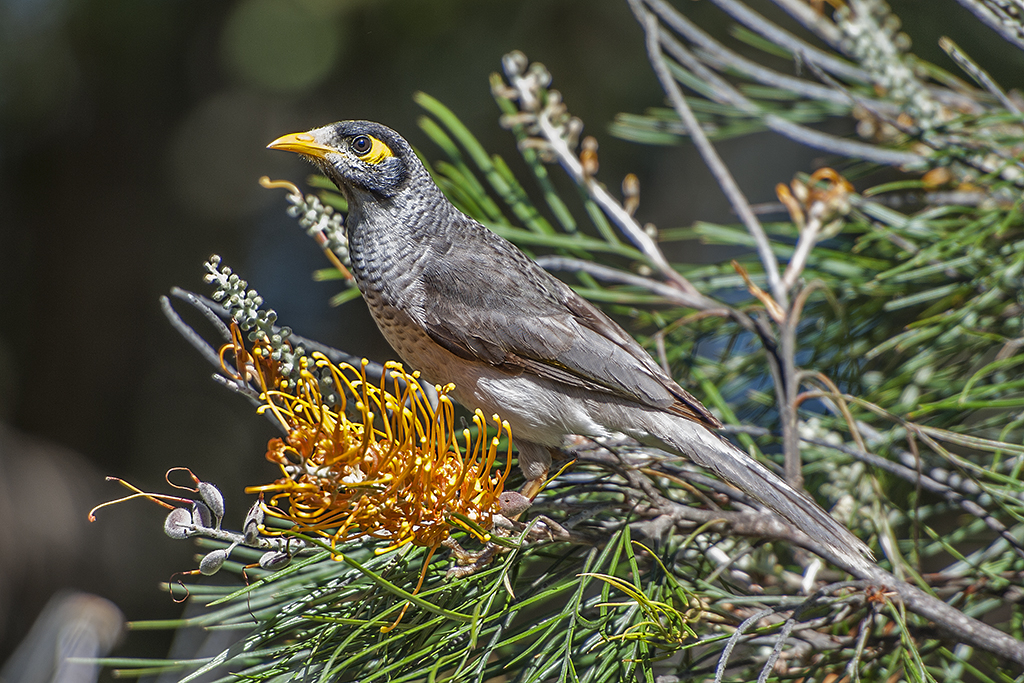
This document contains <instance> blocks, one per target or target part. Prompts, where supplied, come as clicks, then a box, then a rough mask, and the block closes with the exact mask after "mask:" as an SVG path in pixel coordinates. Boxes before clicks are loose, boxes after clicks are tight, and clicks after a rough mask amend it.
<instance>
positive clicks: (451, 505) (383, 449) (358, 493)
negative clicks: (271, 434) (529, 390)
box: [225, 328, 510, 553]
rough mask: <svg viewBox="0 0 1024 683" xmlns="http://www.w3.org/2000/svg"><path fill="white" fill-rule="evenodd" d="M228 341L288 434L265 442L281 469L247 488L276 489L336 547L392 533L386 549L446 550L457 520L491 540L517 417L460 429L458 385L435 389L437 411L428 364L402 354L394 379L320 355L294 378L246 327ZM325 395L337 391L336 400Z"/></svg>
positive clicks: (275, 511) (272, 503)
mask: <svg viewBox="0 0 1024 683" xmlns="http://www.w3.org/2000/svg"><path fill="white" fill-rule="evenodd" d="M225 350H231V351H233V352H234V354H235V357H236V360H237V361H238V363H237V365H238V367H240V368H243V367H244V368H247V369H248V371H250V372H254V373H255V375H256V376H257V377H258V379H259V383H260V386H261V388H262V394H261V397H260V398H261V400H262V401H263V402H264V403H263V406H262V407H261V408H260V411H261V412H266V411H269V412H271V413H272V414H273V416H274V417H275V418H276V419H277V420H278V421H279V422H280V423H281V425H282V426H283V427H284V429H285V431H286V432H287V436H286V437H285V438H283V439H271V441H270V443H269V444H268V446H267V459H268V460H270V461H271V462H273V463H275V464H277V465H278V466H279V467H280V468H281V475H282V476H281V478H280V479H278V480H277V481H275V482H273V483H271V484H266V485H263V486H251V487H249V488H247V489H246V491H247V492H249V493H262V494H264V495H265V496H267V498H268V506H267V509H268V512H269V513H270V514H272V515H275V516H278V517H281V518H284V519H286V520H288V521H290V522H291V523H293V524H294V525H295V526H294V530H295V531H299V532H302V533H312V534H316V535H320V536H322V537H325V538H328V539H330V541H331V544H332V546H334V545H335V544H337V543H338V542H339V541H344V540H346V539H350V538H355V537H359V536H372V537H375V538H381V539H384V540H386V541H388V545H387V546H386V547H383V548H381V549H380V550H378V552H380V553H383V552H387V551H389V550H393V549H395V548H398V547H400V546H403V545H405V544H407V543H413V544H415V545H418V546H423V547H429V548H432V549H436V548H437V547H438V546H439V545H440V544H441V542H442V541H444V540H445V539H446V538H448V536H449V534H450V532H451V530H452V528H453V526H454V527H459V528H462V529H464V530H466V531H468V532H469V533H471V534H472V535H474V536H476V537H477V538H478V539H479V540H481V541H484V542H486V541H487V540H489V535H488V534H486V531H487V530H489V529H491V528H492V516H493V514H494V513H495V512H497V511H498V496H499V495H500V494H501V492H502V490H503V487H504V484H505V478H506V477H507V476H508V472H509V461H510V458H509V453H508V451H507V450H503V453H504V459H505V467H504V469H503V471H492V470H495V467H494V464H495V459H496V457H497V456H498V454H499V438H500V437H501V436H502V435H503V434H504V435H510V431H509V426H508V423H507V422H503V421H501V420H500V419H499V418H498V417H497V416H494V417H493V418H492V420H491V421H493V422H494V423H495V424H496V427H497V434H496V435H495V436H488V430H487V425H488V420H487V419H486V418H485V416H484V415H483V413H481V412H480V411H477V412H476V414H475V415H474V416H473V421H474V423H475V424H476V426H477V436H476V438H473V437H472V434H471V432H470V430H468V429H464V430H461V432H460V433H457V432H456V429H455V427H454V420H455V416H454V407H453V405H452V401H451V399H450V398H449V397H448V394H449V392H451V391H452V390H453V389H454V385H447V386H444V387H435V388H436V390H437V393H438V401H437V407H436V408H434V407H433V406H432V405H431V403H430V401H429V400H428V397H427V395H426V394H425V392H424V390H423V387H422V386H421V385H420V382H419V373H418V372H412V373H409V372H406V371H405V370H404V369H403V368H402V366H401V364H399V363H394V362H391V363H387V364H386V365H385V373H384V377H383V378H382V379H381V380H380V381H379V382H373V381H370V380H368V379H367V377H366V365H367V361H365V360H364V361H363V363H362V366H361V367H359V368H355V367H353V366H351V365H348V364H345V363H341V364H335V363H332V362H331V361H330V360H329V359H328V358H327V357H326V356H324V355H323V354H320V353H313V354H311V355H309V356H306V357H303V358H302V359H301V360H300V363H299V365H300V367H299V368H298V372H297V373H292V375H291V377H290V378H284V377H282V376H281V375H280V374H279V372H278V370H279V367H278V364H277V362H276V361H274V360H272V357H271V356H272V351H271V347H270V346H269V344H267V343H266V342H259V341H257V342H256V343H255V344H254V346H253V349H252V351H251V352H249V351H246V350H245V348H244V347H243V346H242V344H241V334H240V333H238V332H237V328H236V334H235V342H234V344H231V345H228V346H227V347H225ZM296 374H297V375H298V379H295V376H296ZM331 385H333V386H331ZM322 392H323V393H322ZM324 393H327V394H328V395H333V396H334V397H336V398H335V400H334V401H333V405H329V402H328V401H327V400H326V399H325V397H324Z"/></svg>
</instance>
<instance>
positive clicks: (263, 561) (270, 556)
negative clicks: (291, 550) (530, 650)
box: [260, 550, 292, 570]
mask: <svg viewBox="0 0 1024 683" xmlns="http://www.w3.org/2000/svg"><path fill="white" fill-rule="evenodd" d="M291 561H292V556H291V555H289V554H288V553H286V552H282V551H280V550H271V551H270V552H268V553H263V555H262V556H261V557H260V568H261V569H270V570H274V569H280V568H281V567H284V566H286V565H287V564H288V563H289V562H291Z"/></svg>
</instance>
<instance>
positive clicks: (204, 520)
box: [192, 500, 213, 529]
mask: <svg viewBox="0 0 1024 683" xmlns="http://www.w3.org/2000/svg"><path fill="white" fill-rule="evenodd" d="M212 523H213V515H212V514H211V513H210V508H208V507H206V503H203V502H200V501H198V500H194V501H192V524H194V525H195V526H200V527H204V528H206V529H209V528H210V526H211V525H212Z"/></svg>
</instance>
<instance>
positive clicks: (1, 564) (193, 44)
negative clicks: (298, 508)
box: [0, 0, 1022, 662]
mask: <svg viewBox="0 0 1024 683" xmlns="http://www.w3.org/2000/svg"><path fill="white" fill-rule="evenodd" d="M677 4H681V5H682V6H683V7H684V8H685V11H686V12H687V13H690V14H692V15H694V16H695V18H696V19H697V20H698V21H699V22H700V23H702V24H703V25H704V26H706V27H709V28H711V29H712V30H713V31H715V32H716V33H717V34H719V35H722V34H724V27H725V23H724V21H723V19H722V17H721V15H720V14H718V13H717V12H716V10H715V9H714V8H713V7H711V6H709V5H708V4H707V3H701V2H693V1H692V0H680V2H679V3H677ZM752 4H754V5H755V6H756V7H758V8H759V9H762V10H769V11H770V9H771V8H770V7H765V6H764V5H763V4H761V5H758V4H756V3H752ZM893 5H894V7H895V9H896V10H897V12H898V13H900V14H901V15H902V16H903V19H904V23H905V26H906V30H907V31H908V32H909V33H910V35H911V37H912V38H914V41H915V45H914V47H915V51H916V52H917V53H918V54H921V55H922V56H924V57H926V58H928V59H930V60H934V61H936V62H938V63H939V64H941V65H943V66H945V67H946V68H950V69H953V68H954V67H953V66H952V64H950V63H949V62H948V60H946V58H945V56H944V55H942V54H941V53H940V52H938V50H937V48H936V47H935V41H936V40H937V38H938V36H939V35H943V34H946V35H951V36H952V37H953V38H954V39H956V40H957V41H958V42H959V43H960V44H961V45H962V46H963V47H964V48H965V49H966V50H967V51H968V52H969V53H970V54H972V55H973V56H974V57H975V59H976V60H977V61H979V62H980V63H982V64H983V65H985V66H986V67H988V68H989V69H990V70H991V71H992V73H993V74H994V75H995V76H996V77H997V78H998V79H1000V80H1001V81H1002V83H1003V85H1004V86H1006V87H1015V86H1018V85H1020V78H1019V74H1020V73H1021V71H1020V69H1021V66H1022V61H1021V55H1020V53H1019V52H1017V51H1015V50H1014V49H1013V48H1011V47H1009V46H1007V45H1006V44H1005V43H1003V42H1002V41H1001V40H999V39H997V38H995V37H993V36H992V35H991V34H989V33H988V32H987V31H986V30H984V29H980V28H978V27H977V25H976V23H975V22H974V21H973V19H972V18H971V17H970V15H969V14H968V13H967V12H966V11H964V10H963V9H962V8H960V6H959V5H957V4H956V2H955V0H903V1H902V2H894V3H893ZM771 16H773V17H776V16H778V13H774V12H772V13H771ZM512 49H521V50H523V51H524V52H526V54H527V55H528V56H529V57H530V58H531V59H533V60H538V61H542V62H544V63H545V64H546V65H547V66H548V67H549V68H550V70H551V71H552V73H553V74H554V78H555V87H557V88H559V89H560V90H561V91H562V92H563V93H564V95H565V100H566V102H567V103H568V105H569V107H570V110H571V111H572V112H573V113H574V114H576V115H578V116H580V117H582V118H583V119H584V121H585V123H586V125H587V132H589V133H591V134H594V135H597V136H598V137H599V138H600V140H601V162H602V167H601V177H602V179H603V180H605V182H607V183H608V184H609V186H611V187H617V186H618V183H619V180H620V179H621V177H622V175H623V174H625V173H627V172H636V173H637V174H638V175H639V176H640V180H641V185H642V188H643V194H642V203H641V209H640V217H641V219H642V220H645V221H646V220H651V221H654V222H655V223H657V224H658V225H659V226H661V227H674V226H679V225H687V224H689V223H691V222H692V221H693V220H695V219H703V220H712V221H715V220H717V221H728V220H730V217H729V212H728V209H727V206H726V203H725V200H724V199H723V198H722V197H721V194H720V193H719V192H718V191H717V189H716V188H715V187H714V186H713V185H711V183H710V179H709V177H708V175H707V173H706V171H705V170H704V169H703V167H702V165H701V164H700V163H699V161H697V160H696V159H695V157H694V154H693V152H692V150H691V149H689V147H688V146H686V147H678V148H670V149H654V148H642V147H638V146H635V145H630V144H628V143H624V142H620V141H617V140H614V139H612V138H610V137H609V136H608V135H607V134H606V133H605V128H606V125H607V123H608V122H609V121H610V119H611V118H612V116H613V115H614V114H615V113H616V112H619V111H632V112H640V111H642V110H643V109H644V108H645V107H648V106H656V105H660V104H661V102H662V96H661V92H660V90H659V88H658V86H657V83H656V81H655V79H654V77H653V75H651V73H650V70H649V68H648V65H647V62H646V58H645V56H644V54H643V42H642V34H641V31H640V29H639V27H638V26H637V24H636V23H635V22H634V21H633V18H632V16H631V14H630V13H629V10H628V8H627V7H626V5H625V3H624V2H619V1H617V0H600V1H598V0H519V1H514V2H513V1H507V2H481V1H480V0H432V1H430V2H427V1H426V0H417V1H414V0H408V1H399V0H390V1H377V2H373V1H371V0H239V1H233V2H211V1H210V0H0V320H2V321H3V324H2V325H0V529H2V530H0V662H2V661H3V659H4V658H5V657H6V655H7V653H8V652H9V651H10V649H11V648H12V647H13V646H14V644H16V642H17V641H18V640H19V639H20V638H21V637H22V636H23V635H24V633H25V631H26V630H27V628H28V627H29V626H30V624H31V621H32V619H33V618H34V616H35V614H36V613H37V612H38V611H39V609H40V608H41V607H42V605H43V604H44V603H45V601H46V599H47V597H48V596H49V595H50V594H51V593H52V592H53V591H54V590H55V589H56V588H57V587H59V586H62V585H68V586H74V587H77V588H82V589H87V590H92V591H95V592H97V593H99V594H101V595H104V596H107V597H110V598H111V599H113V600H115V601H116V602H117V603H118V604H119V605H120V606H121V607H122V609H123V610H124V611H125V612H126V614H127V616H128V618H129V619H141V618H152V617H166V616H174V615H176V614H177V613H179V611H180V607H179V606H176V605H174V604H173V603H172V602H171V601H170V600H169V599H168V598H167V596H166V594H161V593H159V592H158V591H157V588H156V586H157V583H158V582H159V581H163V580H167V579H168V578H169V577H170V576H171V574H172V573H173V572H175V571H177V570H179V569H188V568H190V567H192V566H194V565H193V564H192V562H191V559H190V554H191V553H192V552H193V549H192V548H190V547H187V544H184V543H180V542H174V541H171V540H170V539H167V538H166V537H164V536H163V535H162V531H161V519H162V516H163V513H162V512H161V511H160V510H159V509H158V508H156V506H154V505H152V504H148V503H144V502H138V501H136V502H131V503H127V504H124V505H122V506H120V507H115V508H113V509H109V510H105V511H102V512H101V514H100V519H99V521H98V522H97V523H95V524H92V525H87V524H86V523H85V514H86V510H87V509H88V508H89V507H90V506H91V505H93V504H95V503H98V502H100V501H102V500H104V499H108V498H112V497H115V496H118V495H120V494H121V493H122V489H119V488H118V487H116V486H115V485H114V484H106V483H104V482H103V481H102V475H104V474H115V475H118V476H123V477H125V478H127V479H129V480H131V481H132V482H134V483H136V484H139V485H140V486H143V487H144V488H148V489H157V488H161V486H162V483H161V478H162V475H163V472H164V471H165V470H167V469H168V468H171V467H174V466H188V467H191V468H192V469H193V470H195V471H196V472H197V473H198V474H199V475H200V476H202V477H203V478H205V479H207V480H210V481H213V482H215V483H217V484H219V485H220V486H221V488H222V489H223V490H224V491H225V494H226V495H227V496H228V498H229V508H228V524H229V526H230V525H234V526H236V527H237V525H238V523H239V522H240V520H241V517H242V515H243V514H244V509H245V506H246V505H247V504H248V503H247V502H246V500H245V498H244V497H243V496H241V495H240V491H241V489H242V488H243V487H244V486H245V485H246V484H252V483H258V482H261V481H264V480H266V479H268V478H269V477H270V476H272V474H273V471H272V469H271V468H270V467H269V465H266V464H265V463H264V462H263V459H262V454H263V450H264V446H265V444H266V439H267V438H268V437H270V436H271V435H272V433H271V430H270V427H269V425H267V424H265V423H264V421H262V420H261V419H260V418H258V417H256V416H255V414H254V412H253V410H252V409H251V407H250V406H249V405H248V404H246V403H244V402H243V401H242V400H240V399H238V398H237V397H235V396H233V395H230V394H229V393H227V392H225V391H224V390H222V389H220V388H218V387H217V386H215V385H214V384H213V383H212V382H211V381H210V380H209V376H210V373H211V368H210V367H209V366H207V365H205V364H204V361H202V360H201V359H200V358H199V357H198V355H197V354H196V353H194V352H193V351H192V349H191V348H190V347H189V346H188V345H187V344H186V343H185V342H184V341H183V340H182V339H181V338H179V337H178V335H177V334H176V333H175V332H174V331H172V329H171V328H170V327H169V326H168V324H167V322H166V321H165V320H164V318H163V317H162V315H161V313H160V309H159V305H158V297H159V296H160V295H161V294H164V293H166V292H167V291H168V289H169V288H170V287H172V286H174V285H180V286H183V287H186V288H191V289H194V290H196V291H200V292H204V291H205V289H204V285H203V283H202V281H201V277H202V269H201V265H202V263H203V261H204V260H205V259H206V258H207V257H208V256H209V255H210V254H211V253H219V254H221V255H223V256H224V258H225V262H226V263H227V264H229V265H231V266H233V267H234V268H235V269H236V270H238V271H239V272H240V273H241V274H242V275H243V277H245V278H247V279H248V280H249V281H250V283H251V285H252V286H254V287H256V288H257V289H258V290H259V291H260V292H261V294H263V296H264V297H265V299H266V300H267V305H268V306H270V307H273V308H275V309H276V310H277V311H278V312H279V314H280V316H281V321H282V322H283V323H284V324H288V325H290V326H291V327H293V328H294V329H295V330H296V331H297V332H300V333H301V334H304V335H306V336H310V337H314V338H316V339H319V340H320V341H323V342H325V343H329V344H332V345H335V346H338V347H340V348H344V349H346V350H348V351H351V352H353V353H358V354H364V355H368V356H370V357H372V358H375V359H384V358H386V357H388V356H389V351H388V350H387V348H386V347H385V346H384V345H383V342H382V341H381V340H380V338H379V336H378V334H377V332H376V330H375V329H373V327H372V324H371V323H370V321H369V318H368V316H367V314H366V313H365V311H364V309H363V308H362V304H361V303H360V302H359V301H354V302H351V303H349V304H346V305H345V306H344V307H343V308H341V309H331V308H329V306H328V304H327V299H328V298H329V297H330V295H332V294H333V293H335V291H336V290H337V286H336V285H335V284H332V283H319V282H313V281H312V280H311V277H310V273H311V271H313V270H314V269H317V268H321V267H324V265H325V264H324V261H323V257H322V255H321V254H320V252H319V250H318V249H317V248H316V247H315V246H314V245H313V244H312V242H311V241H310V240H309V239H308V238H307V237H306V236H305V235H304V234H303V233H302V231H301V230H300V229H299V228H298V227H297V224H296V223H295V222H294V220H293V219H291V218H289V217H287V216H286V215H285V213H284V208H285V203H284V201H283V199H282V192H281V191H279V190H278V191H268V190H264V189H261V188H260V187H259V186H258V185H257V183H256V179H257V178H258V177H259V176H261V175H264V174H267V175H270V176H271V177H273V178H286V179H291V180H293V181H297V182H299V183H300V184H301V183H302V181H303V179H304V178H305V177H306V175H307V174H308V168H307V167H304V166H303V165H302V163H301V161H300V160H299V159H298V158H296V157H294V156H293V155H286V154H281V153H279V152H271V151H268V150H266V149H264V146H265V145H266V144H267V142H269V141H270V140H272V139H274V138H275V137H277V136H279V135H281V134H283V133H287V132H292V131H296V130H301V129H306V128H310V127H313V126H317V125H323V124H325V123H328V122H330V121H334V120H337V119H340V118H369V119H375V120H378V121H382V122H384V123H386V124H388V125H390V126H392V127H394V128H396V129H398V130H399V131H402V132H403V133H405V134H406V136H407V137H408V138H409V139H410V140H411V141H412V142H413V144H414V145H417V146H419V147H420V148H421V149H422V150H423V151H424V152H426V155H427V156H428V158H437V157H438V154H437V152H436V150H434V149H433V148H432V147H430V146H429V143H428V141H427V139H426V137H425V136H424V135H422V134H420V132H419V130H418V128H417V126H416V119H417V117H418V116H420V114H421V111H420V110H419V108H418V107H417V106H416V105H415V104H414V103H413V102H412V99H411V95H412V93H413V92H415V91H417V90H423V91H426V92H428V93H430V94H431V95H433V96H435V97H437V98H439V99H440V100H442V101H443V102H445V103H446V104H447V105H448V106H450V107H451V108H452V109H453V110H454V111H455V112H456V113H457V114H458V115H459V116H460V117H461V118H462V120H463V121H464V122H465V123H466V124H467V125H468V126H469V127H470V128H471V129H472V130H473V131H474V132H475V133H476V134H477V135H478V136H479V137H480V138H481V140H482V141H483V142H484V144H485V145H486V146H487V147H488V149H490V150H492V151H496V152H499V153H501V154H503V155H504V156H505V157H506V159H509V160H510V161H511V162H514V161H515V158H516V152H515V149H514V145H513V144H512V142H511V139H510V137H509V136H508V135H507V134H506V133H504V132H503V131H501V130H500V129H499V128H498V126H497V125H496V119H497V109H496V107H495V105H494V103H493V100H492V99H491V96H490V93H489V88H488V84H487V76H488V74H489V73H490V72H492V71H495V70H497V69H499V68H500V59H501V56H502V55H503V54H504V53H506V52H508V51H509V50H512ZM843 125H845V124H842V123H840V124H838V128H835V129H836V130H843ZM721 149H722V151H723V154H724V155H725V156H726V158H727V161H728V162H729V163H730V165H731V166H732V168H733V169H734V171H735V172H736V174H737V176H738V178H739V180H740V183H741V185H742V186H743V187H744V189H745V190H746V191H747V192H748V194H749V195H750V197H751V199H752V200H753V201H770V200H771V199H772V198H773V189H772V188H773V187H774V185H775V183H777V182H780V181H782V182H785V181H787V180H788V179H789V178H790V177H791V176H792V175H793V173H794V172H796V171H800V170H806V169H808V168H810V167H811V166H812V165H813V164H815V163H816V154H815V153H814V152H811V151H808V150H802V149H799V148H796V147H795V146H793V145H791V144H789V143H787V142H785V141H780V140H778V139H777V138H774V137H772V136H769V135H755V136H751V137H749V138H745V139H742V140H733V141H729V142H726V143H723V144H722V145H721ZM513 166H514V168H516V169H518V168H519V167H518V165H516V164H514V163H513ZM687 256H689V257H691V258H701V257H702V253H701V251H700V250H699V249H693V250H690V252H689V253H688V254H687ZM164 488H165V487H164ZM132 645H134V646H135V647H132ZM129 647H130V649H131V650H132V652H133V653H134V654H145V655H154V656H158V655H160V654H161V653H162V652H164V651H165V648H166V641H165V640H162V639H161V636H151V637H150V639H147V637H144V636H136V637H133V639H132V640H131V641H130V644H129Z"/></svg>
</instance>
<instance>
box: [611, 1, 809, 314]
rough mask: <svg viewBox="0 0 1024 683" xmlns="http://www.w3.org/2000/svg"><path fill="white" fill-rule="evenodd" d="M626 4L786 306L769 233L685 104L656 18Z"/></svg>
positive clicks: (635, 5)
mask: <svg viewBox="0 0 1024 683" xmlns="http://www.w3.org/2000/svg"><path fill="white" fill-rule="evenodd" d="M629 4H630V6H631V7H632V8H633V12H634V14H636V16H637V19H638V20H639V21H640V23H641V25H642V26H643V27H644V32H645V33H646V35H647V53H648V57H649V59H650V62H651V65H652V66H653V67H654V71H655V73H656V74H657V76H658V80H659V81H660V82H661V87H662V89H664V91H665V93H666V94H667V95H668V97H669V99H670V100H671V102H672V106H673V108H674V109H675V110H676V113H677V114H678V115H679V118H680V119H681V120H682V122H683V125H685V126H686V130H687V132H688V133H689V134H690V138H691V139H692V140H693V143H694V145H695V146H696V147H697V150H698V151H699V152H700V154H701V157H702V158H703V159H704V163H705V164H707V166H708V169H710V171H711V173H712V174H713V175H714V176H715V180H717V181H718V184H719V186H720V187H721V188H722V191H723V192H725V195H726V197H728V199H729V203H730V204H732V207H733V210H734V211H736V214H737V215H738V216H739V218H740V220H741V221H742V222H743V224H744V225H745V226H746V228H747V230H748V231H749V232H750V234H751V236H752V237H753V238H754V241H755V243H756V245H757V253H758V256H759V257H760V258H761V263H762V264H763V265H764V270H765V274H766V276H767V278H768V286H769V288H770V289H771V291H772V295H773V296H774V297H775V299H776V301H778V302H779V304H780V305H781V306H782V308H786V307H787V305H788V300H789V299H788V296H787V294H786V292H785V291H784V290H783V289H782V280H781V278H780V277H779V262H778V260H777V259H776V258H775V253H774V252H773V251H772V248H771V243H770V242H769V241H768V235H767V234H765V231H764V228H763V227H761V223H760V222H758V220H757V217H756V216H755V215H754V212H753V211H751V210H750V203H749V202H748V201H747V198H746V197H745V196H744V194H743V191H742V190H740V188H739V185H737V184H736V179H735V178H734V177H733V175H732V173H731V172H730V171H729V168H728V167H727V166H726V165H725V162H724V161H722V157H720V156H719V155H718V152H717V151H715V148H714V146H713V145H712V144H711V141H710V140H708V138H707V136H706V135H705V134H704V130H703V129H702V128H701V127H700V123H699V122H698V121H697V117H696V116H694V115H693V111H691V110H690V106H689V105H688V104H687V103H686V98H684V97H683V93H682V90H680V88H679V85H678V84H677V83H676V81H675V79H674V78H673V77H672V74H671V73H670V72H669V70H668V66H667V65H666V64H665V59H664V57H663V55H662V52H661V42H660V40H659V26H658V18H657V17H656V16H655V15H653V14H651V13H650V12H648V11H647V10H646V9H644V7H643V5H642V4H641V3H640V0H629Z"/></svg>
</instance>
